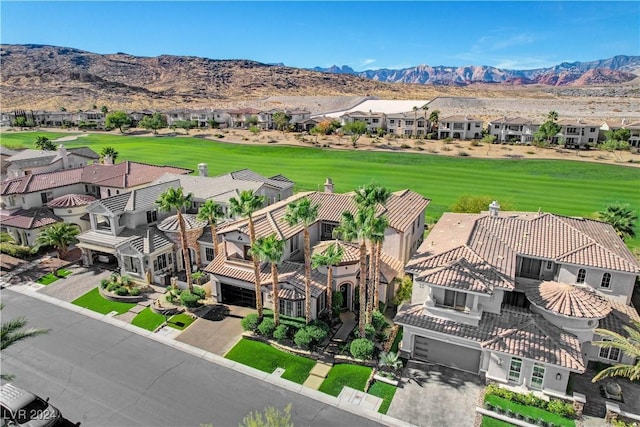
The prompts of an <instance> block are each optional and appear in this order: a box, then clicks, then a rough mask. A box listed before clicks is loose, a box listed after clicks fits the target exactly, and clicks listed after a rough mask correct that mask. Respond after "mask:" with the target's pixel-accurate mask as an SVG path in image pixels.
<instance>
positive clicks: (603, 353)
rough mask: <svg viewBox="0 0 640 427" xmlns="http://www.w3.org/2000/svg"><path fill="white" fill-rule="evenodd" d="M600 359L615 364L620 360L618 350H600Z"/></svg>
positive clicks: (606, 339) (605, 339)
mask: <svg viewBox="0 0 640 427" xmlns="http://www.w3.org/2000/svg"><path fill="white" fill-rule="evenodd" d="M602 341H611V340H610V339H608V338H604V339H603V340H602ZM599 356H600V358H601V359H607V360H613V361H614V362H617V361H618V360H619V359H620V349H619V348H601V349H600V354H599Z"/></svg>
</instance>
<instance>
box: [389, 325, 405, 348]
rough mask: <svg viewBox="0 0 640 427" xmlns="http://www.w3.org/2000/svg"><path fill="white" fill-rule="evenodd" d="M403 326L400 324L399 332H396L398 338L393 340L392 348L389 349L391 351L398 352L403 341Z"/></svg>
mask: <svg viewBox="0 0 640 427" xmlns="http://www.w3.org/2000/svg"><path fill="white" fill-rule="evenodd" d="M402 332H403V329H402V326H400V328H399V330H398V333H397V334H396V338H395V339H394V340H393V344H391V348H390V349H389V351H392V352H394V353H397V352H398V347H399V346H400V343H401V342H402Z"/></svg>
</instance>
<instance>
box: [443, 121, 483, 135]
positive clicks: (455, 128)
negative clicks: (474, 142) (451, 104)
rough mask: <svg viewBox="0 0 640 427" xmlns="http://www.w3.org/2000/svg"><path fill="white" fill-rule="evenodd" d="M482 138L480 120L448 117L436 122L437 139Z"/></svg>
mask: <svg viewBox="0 0 640 427" xmlns="http://www.w3.org/2000/svg"><path fill="white" fill-rule="evenodd" d="M443 138H453V139H479V138H482V120H480V119H475V118H473V117H469V116H448V117H444V118H442V119H440V120H439V122H438V139H443Z"/></svg>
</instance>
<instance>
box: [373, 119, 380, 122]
mask: <svg viewBox="0 0 640 427" xmlns="http://www.w3.org/2000/svg"><path fill="white" fill-rule="evenodd" d="M371 123H380V119H371Z"/></svg>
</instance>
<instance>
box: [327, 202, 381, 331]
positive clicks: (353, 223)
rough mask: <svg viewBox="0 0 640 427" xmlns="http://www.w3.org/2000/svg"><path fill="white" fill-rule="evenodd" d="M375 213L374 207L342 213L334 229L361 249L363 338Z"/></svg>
mask: <svg viewBox="0 0 640 427" xmlns="http://www.w3.org/2000/svg"><path fill="white" fill-rule="evenodd" d="M374 215H375V211H374V209H373V207H370V206H361V207H359V208H358V210H357V211H356V213H355V215H354V214H352V213H351V212H349V211H345V212H343V213H342V218H341V220H340V224H339V225H338V226H337V227H336V228H335V229H334V233H335V236H336V237H338V238H340V239H342V240H346V241H357V242H358V245H359V247H360V280H359V281H358V287H359V288H358V290H359V296H360V299H359V300H360V316H359V321H358V330H359V333H360V336H361V337H364V336H365V333H364V326H365V324H366V311H367V310H366V299H367V294H366V292H365V291H366V287H367V239H368V238H369V236H370V234H371V222H372V220H373V218H374Z"/></svg>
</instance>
